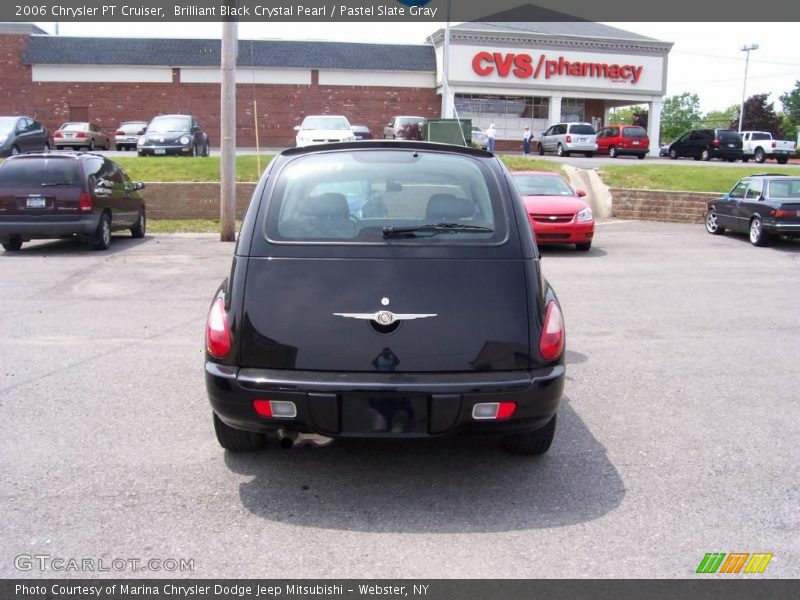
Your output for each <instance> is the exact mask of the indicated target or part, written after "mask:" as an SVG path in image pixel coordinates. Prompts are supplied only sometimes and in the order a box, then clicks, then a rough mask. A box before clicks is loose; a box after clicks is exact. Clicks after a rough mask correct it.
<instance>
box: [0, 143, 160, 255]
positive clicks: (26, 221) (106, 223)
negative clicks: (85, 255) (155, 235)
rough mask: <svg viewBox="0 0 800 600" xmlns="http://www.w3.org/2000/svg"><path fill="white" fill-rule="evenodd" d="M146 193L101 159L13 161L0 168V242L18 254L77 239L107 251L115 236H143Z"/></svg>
mask: <svg viewBox="0 0 800 600" xmlns="http://www.w3.org/2000/svg"><path fill="white" fill-rule="evenodd" d="M142 189H144V184H143V183H141V182H138V181H137V182H136V183H134V182H132V181H131V180H130V178H129V177H128V174H127V173H125V170H124V169H123V168H122V167H120V166H119V165H118V164H117V163H115V162H114V161H112V160H109V159H108V158H105V157H103V156H100V155H99V154H87V153H71V152H70V153H63V154H28V155H24V156H12V157H11V158H9V159H8V160H6V161H5V162H4V163H3V164H2V166H0V243H2V245H3V248H5V249H6V250H7V251H15V250H19V249H20V248H21V247H22V244H23V242H26V241H28V240H34V239H51V238H60V237H69V236H73V235H78V236H82V237H84V238H86V239H88V240H89V241H90V242H91V244H92V245H93V246H94V247H95V248H97V249H98V250H106V249H108V247H109V245H110V244H111V232H112V231H119V230H123V229H128V230H130V232H131V235H133V237H135V238H141V237H144V235H145V230H146V225H147V222H146V217H145V205H144V201H143V200H142V198H141V196H140V195H139V191H140V190H142Z"/></svg>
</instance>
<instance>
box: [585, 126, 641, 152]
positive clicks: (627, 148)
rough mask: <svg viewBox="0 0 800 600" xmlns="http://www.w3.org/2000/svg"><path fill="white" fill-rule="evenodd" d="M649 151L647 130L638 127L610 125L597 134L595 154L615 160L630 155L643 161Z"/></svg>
mask: <svg viewBox="0 0 800 600" xmlns="http://www.w3.org/2000/svg"><path fill="white" fill-rule="evenodd" d="M649 151H650V138H648V137H647V130H645V128H644V127H639V126H638V125H612V126H611V127H604V128H603V129H601V130H600V131H598V132H597V153H598V154H608V156H609V157H610V158H617V157H618V156H622V155H623V154H632V155H634V156H636V158H638V159H643V158H644V157H645V156H647V153H648V152H649Z"/></svg>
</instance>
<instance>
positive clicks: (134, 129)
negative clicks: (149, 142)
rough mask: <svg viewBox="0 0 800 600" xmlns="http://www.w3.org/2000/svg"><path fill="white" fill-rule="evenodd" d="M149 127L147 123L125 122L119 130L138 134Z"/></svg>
mask: <svg viewBox="0 0 800 600" xmlns="http://www.w3.org/2000/svg"><path fill="white" fill-rule="evenodd" d="M145 127H147V123H123V124H122V125H120V127H119V130H120V131H123V132H125V133H130V134H136V133H139V132H140V131H142V130H143V129H144V128H145Z"/></svg>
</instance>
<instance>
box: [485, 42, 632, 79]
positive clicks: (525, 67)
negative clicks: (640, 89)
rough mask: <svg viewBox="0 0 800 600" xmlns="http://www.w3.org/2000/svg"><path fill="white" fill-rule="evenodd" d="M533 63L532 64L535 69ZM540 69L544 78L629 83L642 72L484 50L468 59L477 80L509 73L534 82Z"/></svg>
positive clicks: (629, 67) (603, 64)
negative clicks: (477, 76) (600, 79)
mask: <svg viewBox="0 0 800 600" xmlns="http://www.w3.org/2000/svg"><path fill="white" fill-rule="evenodd" d="M534 63H536V68H535V69H534V67H533V64H534ZM543 68H544V78H545V79H550V78H551V77H557V76H564V77H597V78H602V79H611V80H612V81H625V82H630V83H631V84H635V83H638V81H639V79H640V78H641V76H642V71H643V70H644V67H643V66H642V65H620V64H608V63H597V62H583V61H570V60H567V59H566V58H564V57H563V56H559V57H558V58H548V57H547V55H545V54H541V55H539V56H538V57H536V59H534V57H533V56H531V55H530V54H524V53H519V54H517V53H514V52H506V53H502V52H487V51H485V50H484V51H481V52H478V53H477V54H476V55H475V56H474V57H473V58H472V70H473V71H475V73H477V74H478V75H480V76H481V77H488V76H489V75H491V74H492V73H497V76H498V77H508V76H509V75H511V74H513V75H514V77H516V78H518V79H538V78H539V75H540V74H541V73H542V69H543Z"/></svg>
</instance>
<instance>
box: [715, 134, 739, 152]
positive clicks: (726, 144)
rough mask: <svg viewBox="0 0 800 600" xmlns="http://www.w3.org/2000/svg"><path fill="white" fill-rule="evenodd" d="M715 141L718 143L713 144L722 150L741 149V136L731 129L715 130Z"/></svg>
mask: <svg viewBox="0 0 800 600" xmlns="http://www.w3.org/2000/svg"><path fill="white" fill-rule="evenodd" d="M715 142H718V144H715V145H718V146H719V148H720V149H722V150H736V149H738V150H741V149H742V138H741V137H739V134H738V133H737V132H736V131H734V130H733V129H719V130H717V137H716V140H715Z"/></svg>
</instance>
